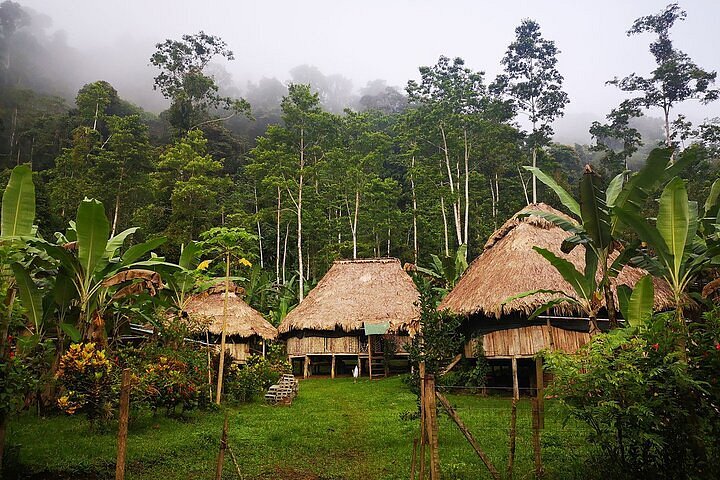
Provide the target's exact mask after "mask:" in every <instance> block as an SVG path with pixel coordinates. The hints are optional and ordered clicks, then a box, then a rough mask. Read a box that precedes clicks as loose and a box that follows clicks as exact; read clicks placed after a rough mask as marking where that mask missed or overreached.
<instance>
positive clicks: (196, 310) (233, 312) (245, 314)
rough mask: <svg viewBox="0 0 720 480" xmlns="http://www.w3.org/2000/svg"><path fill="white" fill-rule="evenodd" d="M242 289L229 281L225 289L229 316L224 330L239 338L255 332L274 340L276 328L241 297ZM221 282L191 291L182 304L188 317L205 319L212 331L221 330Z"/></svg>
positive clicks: (223, 290) (222, 291)
mask: <svg viewBox="0 0 720 480" xmlns="http://www.w3.org/2000/svg"><path fill="white" fill-rule="evenodd" d="M241 292H242V290H241V289H238V288H236V287H235V286H234V285H231V287H230V290H229V292H228V310H227V311H228V316H227V324H226V328H225V333H226V334H227V335H236V336H238V337H242V338H249V337H252V336H253V335H258V336H259V337H262V338H264V339H265V340H274V339H275V338H276V337H277V329H276V328H275V327H273V326H272V325H271V324H270V322H268V321H267V320H265V318H264V317H263V316H262V315H261V314H260V312H258V311H257V310H255V309H253V308H252V307H251V306H250V305H248V304H247V303H245V302H244V301H243V300H242V298H240V294H241ZM224 298H225V289H224V285H221V284H218V285H217V286H215V287H213V288H211V289H210V290H208V291H206V292H203V293H201V294H198V295H194V296H193V297H192V298H190V300H189V301H188V303H187V305H186V306H185V312H186V313H187V314H188V315H190V317H193V318H196V319H199V320H206V321H208V330H209V331H210V333H212V334H215V335H221V334H222V324H223V304H224Z"/></svg>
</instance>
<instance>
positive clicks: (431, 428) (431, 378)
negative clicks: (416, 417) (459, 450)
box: [425, 374, 440, 480]
mask: <svg viewBox="0 0 720 480" xmlns="http://www.w3.org/2000/svg"><path fill="white" fill-rule="evenodd" d="M425 379H426V383H425V415H426V416H427V421H426V422H425V426H426V428H427V433H428V444H429V445H430V480H440V451H439V450H440V449H439V445H438V423H437V406H436V404H435V375H432V374H430V375H426V376H425Z"/></svg>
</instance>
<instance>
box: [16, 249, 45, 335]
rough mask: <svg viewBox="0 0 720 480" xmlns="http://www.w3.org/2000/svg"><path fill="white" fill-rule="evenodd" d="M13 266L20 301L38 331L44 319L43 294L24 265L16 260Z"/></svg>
mask: <svg viewBox="0 0 720 480" xmlns="http://www.w3.org/2000/svg"><path fill="white" fill-rule="evenodd" d="M11 267H12V270H13V274H14V275H15V283H16V284H17V287H18V293H19V294H20V301H21V302H22V306H23V308H24V309H25V313H26V315H27V317H28V319H30V321H31V322H33V324H34V325H35V332H36V333H37V332H39V330H40V326H41V325H42V320H43V308H42V295H41V294H40V290H39V289H38V288H37V285H35V282H34V281H33V279H32V278H31V277H30V274H29V273H28V272H27V270H25V268H24V267H23V266H22V265H20V264H19V263H17V262H16V263H13V264H12V265H11Z"/></svg>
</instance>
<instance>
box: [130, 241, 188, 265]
mask: <svg viewBox="0 0 720 480" xmlns="http://www.w3.org/2000/svg"><path fill="white" fill-rule="evenodd" d="M166 241H167V238H165V237H158V238H153V239H152V240H148V241H147V242H144V243H139V244H137V245H133V246H132V247H130V248H128V249H127V250H126V251H125V253H124V254H123V256H122V260H121V262H120V263H121V265H123V266H126V265H129V264H131V263H133V262H136V261H137V260H139V259H140V258H142V257H143V256H144V255H145V254H147V253H148V252H151V251H153V250H155V249H156V248H157V247H159V246H160V245H162V244H163V243H165V242H166ZM183 251H184V250H183ZM181 258H182V255H181Z"/></svg>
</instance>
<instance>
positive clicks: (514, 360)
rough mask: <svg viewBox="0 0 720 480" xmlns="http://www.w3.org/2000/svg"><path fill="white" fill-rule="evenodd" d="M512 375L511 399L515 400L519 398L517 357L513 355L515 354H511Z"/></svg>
mask: <svg viewBox="0 0 720 480" xmlns="http://www.w3.org/2000/svg"><path fill="white" fill-rule="evenodd" d="M512 376H513V399H515V400H517V399H519V398H520V387H518V375H517V358H516V357H515V355H513V356H512Z"/></svg>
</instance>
